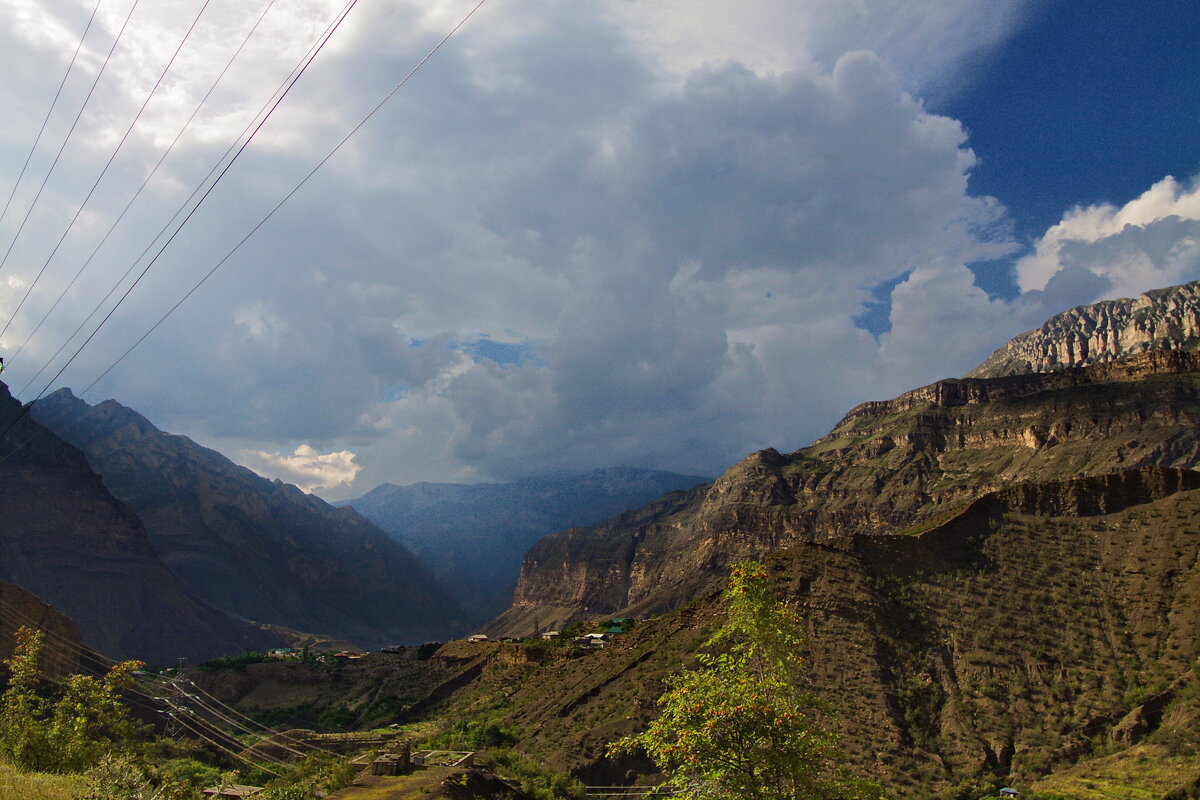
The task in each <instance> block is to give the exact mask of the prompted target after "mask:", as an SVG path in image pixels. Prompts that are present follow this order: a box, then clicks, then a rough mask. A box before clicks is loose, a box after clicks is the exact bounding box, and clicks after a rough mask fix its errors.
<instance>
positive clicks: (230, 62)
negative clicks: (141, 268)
mask: <svg viewBox="0 0 1200 800" xmlns="http://www.w3.org/2000/svg"><path fill="white" fill-rule="evenodd" d="M275 2H276V0H269V1H268V3H267V5H266V7H265V8H264V9H263V12H262V14H260V15H259V17H258V19H257V20H256V21H255V22H254V25H253V26H251V28H250V30H249V31H248V32H247V33H246V36H245V37H244V38H243V39H242V42H241V44H239V45H238V47H237V49H236V50H235V51H234V53H233V55H232V56H230V57H229V60H228V61H226V62H225V67H224V69H222V70H221V72H220V74H219V75H217V77H216V79H215V80H214V81H213V82H212V85H211V86H209V87H208V91H207V92H205V93H204V97H202V98H201V99H200V102H199V103H197V104H196V107H195V108H194V109H193V110H192V113H191V116H189V117H188V118H187V121H186V122H184V123H183V127H181V128H180V129H179V132H178V133H177V134H175V138H174V139H173V140H172V141H171V144H170V145H168V146H167V149H166V150H164V151H163V154H162V155H161V156H159V159H158V162H157V163H156V164H155V165H154V167H153V168H151V170H150V172H149V173H148V174H147V175H146V178H145V180H143V181H142V185H141V186H139V187H138V189H137V191H136V192H134V193H133V196H132V197H130V198H129V202H127V203H126V204H125V208H123V209H122V210H121V213H120V214H119V215H118V216H117V218H116V219H115V220H114V221H113V223H112V225H110V226H109V228H108V231H107V232H105V234H104V237H103V238H102V239H101V240H100V242H99V244H97V245H96V247H95V248H94V249H93V250H92V252H91V254H90V255H89V256H88V257H87V259H86V260H85V261H84V262H83V265H82V266H80V268H79V270H78V271H77V272H76V273H75V277H73V278H71V281H70V283H68V284H67V286H66V288H64V289H63V290H62V292H60V293H59V295H58V297H57V298H56V299H55V301H54V303H53V305H51V306H50V309H49V310H48V311H47V312H46V313H45V314H43V315H42V318H41V319H40V320H39V321H38V324H37V325H36V326H34V328H33V330H32V331H31V332H30V333H29V335H28V336H26V337H25V341H23V342H22V343H21V345H20V347H18V348H17V349H16V350H15V351H14V352H13V354H12V355H11V356H9V357H8V360H9V363H10V364H11V363H12V362H13V361H14V360H16V358H17V356H19V355H20V354H21V351H23V350H24V349H25V346H26V345H28V344H29V342H30V340H31V339H33V337H34V336H36V335H37V333H38V331H40V330H41V329H42V325H43V324H44V323H45V322H46V320H47V319H48V318H49V317H50V315H51V314H53V313H54V311H55V309H57V308H58V305H59V303H61V302H62V301H63V298H65V297H66V296H67V294H69V293H70V291H71V289H72V288H74V286H75V283H76V281H78V280H79V277H80V276H81V275H83V272H84V270H86V269H87V268H88V266H89V265H91V263H92V260H93V259H95V257H96V254H97V253H99V252H100V250H101V249H102V248H103V247H104V245H105V243H107V242H108V239H109V237H110V236H112V234H113V231H115V230H116V229H117V226H118V225H120V224H121V220H123V219H124V218H125V215H126V214H127V213H129V209H130V208H132V207H133V204H134V203H135V202H136V201H137V199H138V198H139V197H141V195H142V192H143V191H145V189H146V186H147V184H149V183H150V181H151V180H152V179H153V178H154V176H155V175H156V174H157V173H158V169H159V167H161V166H162V165H163V162H164V161H166V159H167V157H168V156H169V155H170V154H171V152H172V151H173V150H174V149H175V145H177V144H179V140H180V139H181V138H182V137H183V134H184V133H185V132H186V131H187V129H188V128H189V127H190V126H191V124H192V122H193V121H194V120H195V119H196V116H197V115H198V114H199V113H200V110H201V109H202V108H204V106H205V105H206V104H207V103H208V100H209V98H210V97H211V96H212V93H213V92H214V91H215V90H216V88H217V86H218V85H219V84H220V83H221V80H222V79H223V78H224V77H225V73H227V72H229V69H230V67H232V66H233V63H234V62H235V61H236V60H237V59H238V57H239V56H240V55H241V54H242V51H243V50H244V49H245V47H246V45H247V43H249V41H250V39H251V38H252V37H253V36H254V33H255V31H257V30H258V28H259V26H260V25H261V24H262V21H263V20H264V19H265V18H266V16H267V14H268V13H269V12H270V11H271V9H272V8H273V7H274V6H275ZM272 96H274V95H272ZM263 108H266V104H264V105H263ZM260 113H261V111H260ZM255 119H257V115H255ZM248 128H249V126H247V129H248ZM243 133H245V131H243ZM238 138H239V139H240V138H241V137H240V136H239V137H238ZM231 149H232V148H231ZM228 152H229V151H226V153H228ZM218 163H219V162H218ZM215 169H216V168H215V167H214V168H213V171H215ZM211 174H212V171H210V172H209V175H211ZM207 179H208V177H207V176H206V177H205V181H207ZM194 195H195V192H193V196H194ZM188 199H189V200H190V199H191V197H189V198H188ZM185 204H186V201H185ZM178 213H179V212H176V216H178ZM174 219H175V217H172V219H171V221H174ZM167 224H168V225H169V224H170V222H168V223H167ZM155 238H156V239H157V237H155ZM147 250H149V247H148V248H147ZM142 255H145V253H144V252H143V254H142ZM140 259H141V256H139V257H138V259H137V260H140ZM136 263H137V261H136V260H135V262H134V264H135V265H136ZM130 271H132V267H130ZM128 274H129V273H128V272H126V273H125V276H122V278H121V280H120V281H118V282H117V285H120V283H121V282H122V281H124V279H125V277H127V276H128ZM111 294H112V293H111V291H110V292H109V294H108V295H106V296H105V297H104V300H102V301H101V305H103V303H104V302H105V301H107V300H108V297H110V296H111ZM92 313H93V314H94V313H95V312H92ZM88 319H91V315H89V316H88ZM83 324H84V325H86V324H87V320H84V323H83ZM76 333H78V329H77V330H76ZM74 335H75V334H72V335H71V336H70V337H68V338H67V341H70V339H71V338H73V337H74ZM61 352H62V349H61V348H60V349H59V351H58V352H56V353H55V354H54V356H53V357H51V361H53V359H54V358H56V357H57V356H58V353H61ZM38 374H39V375H40V374H41V373H40V372H39V373H38ZM34 377H35V379H36V376H34Z"/></svg>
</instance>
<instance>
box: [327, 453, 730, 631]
mask: <svg viewBox="0 0 1200 800" xmlns="http://www.w3.org/2000/svg"><path fill="white" fill-rule="evenodd" d="M708 480H709V479H707V478H704V477H700V476H695V475H678V474H675V473H672V472H663V471H657V470H647V469H635V468H631V467H612V468H607V469H597V470H593V471H591V472H588V473H586V474H583V475H560V476H545V477H537V478H526V479H524V480H520V481H515V482H512V483H492V484H486V483H485V484H455V483H416V484H412V485H409V486H396V485H394V484H390V483H385V484H382V485H380V486H378V487H376V488H375V489H373V490H371V491H370V492H368V493H366V494H365V495H363V496H362V497H360V498H358V499H356V500H346V501H343V502H341V503H338V504H337V505H349V506H352V507H353V508H355V509H357V510H358V511H359V512H360V513H362V514H363V516H365V517H367V518H368V519H370V520H371V521H372V522H374V523H375V524H376V525H378V526H379V527H381V528H383V530H385V531H387V532H388V533H390V534H391V535H393V536H395V537H396V538H398V539H399V540H400V541H401V542H403V543H404V544H405V545H406V546H408V547H409V548H411V549H412V550H413V551H414V552H415V553H417V554H418V555H419V556H420V557H421V558H422V559H423V560H424V561H425V562H426V563H427V564H429V565H430V566H431V568H432V569H433V570H434V572H435V574H437V576H438V577H439V578H440V579H441V580H442V581H443V582H444V583H445V584H446V585H449V586H455V587H456V588H457V590H458V591H459V592H460V596H461V598H462V603H463V605H464V606H465V607H466V608H467V610H468V611H469V612H472V613H473V615H474V617H475V618H477V619H478V620H479V621H483V620H486V619H490V618H491V617H493V616H495V615H496V614H498V613H500V612H501V611H503V610H504V608H505V607H507V605H508V603H509V601H510V599H511V596H512V590H513V587H514V586H515V584H516V580H517V573H518V572H519V570H520V565H521V558H522V556H523V555H524V554H525V551H526V550H527V549H528V548H529V547H530V545H532V544H533V543H534V542H535V541H537V540H538V539H539V538H541V537H542V536H544V535H546V534H548V533H553V532H554V531H558V530H561V529H563V528H567V527H571V526H576V525H589V524H592V523H596V522H600V521H601V520H604V519H608V518H609V517H612V516H615V515H617V514H620V513H622V512H625V511H628V510H630V509H633V508H638V507H639V506H642V505H645V504H646V503H649V502H651V501H652V500H654V499H655V498H657V497H660V496H661V495H663V494H665V493H667V492H671V491H676V490H679V489H686V488H690V487H692V486H695V485H696V484H699V483H706V482H707V481H708Z"/></svg>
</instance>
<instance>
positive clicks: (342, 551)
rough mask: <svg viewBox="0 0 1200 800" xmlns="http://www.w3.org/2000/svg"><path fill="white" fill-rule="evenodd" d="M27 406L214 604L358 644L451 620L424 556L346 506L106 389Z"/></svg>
mask: <svg viewBox="0 0 1200 800" xmlns="http://www.w3.org/2000/svg"><path fill="white" fill-rule="evenodd" d="M34 414H35V415H36V416H37V418H38V420H39V421H41V422H42V424H44V425H46V426H47V427H49V428H51V429H53V430H54V431H55V432H56V433H58V434H59V435H60V436H62V437H63V438H64V439H66V440H68V441H70V442H71V443H72V444H74V445H75V446H77V447H79V448H80V449H81V450H83V451H84V452H85V453H86V454H87V458H88V460H89V461H90V462H91V463H92V465H93V466H94V467H95V469H96V471H97V472H99V473H100V476H101V477H102V478H103V481H104V484H105V486H107V487H108V489H109V490H110V491H112V493H113V494H114V495H116V496H117V497H118V498H120V499H121V500H122V501H123V502H125V503H127V504H128V505H129V506H130V507H131V508H132V509H133V510H134V511H135V512H136V513H137V515H138V516H139V517H140V518H141V519H142V521H143V522H144V523H145V525H146V530H147V532H148V533H149V538H150V542H151V543H152V544H153V546H154V549H155V550H156V551H157V552H158V554H159V556H160V557H161V558H162V560H163V562H164V563H165V564H166V565H167V566H168V567H169V568H170V569H171V571H172V572H173V573H174V574H175V575H177V576H178V577H179V579H180V580H181V581H182V582H183V584H184V585H185V586H186V587H188V589H189V590H190V591H191V592H193V593H194V594H195V595H196V596H198V597H200V598H202V599H203V600H205V601H206V602H208V603H211V604H212V605H213V606H215V607H217V608H219V609H221V610H223V611H227V612H229V613H231V614H236V615H238V616H240V617H244V618H246V619H253V620H255V621H257V622H264V623H271V624H274V625H279V626H283V627H286V628H291V629H294V630H298V631H304V632H309V633H318V634H324V635H328V636H333V637H335V638H339V639H347V640H350V641H352V642H355V643H356V644H358V645H359V646H362V647H379V646H383V645H386V644H393V643H398V642H421V641H424V640H426V639H429V638H437V637H440V636H446V635H447V634H452V633H453V632H454V631H455V630H457V629H458V628H460V627H461V626H462V622H461V612H460V611H459V610H458V606H457V604H456V603H455V602H454V600H452V599H451V598H450V597H449V596H448V595H447V593H446V592H445V590H443V589H442V587H441V586H440V585H439V584H438V583H437V581H436V580H435V579H434V578H433V576H432V575H431V574H430V573H429V571H428V570H427V569H426V568H425V566H424V565H423V564H421V563H420V562H419V561H418V560H417V559H416V558H415V557H414V556H413V555H412V554H411V553H410V552H408V551H407V550H406V549H405V548H404V547H403V546H402V545H401V544H400V543H398V542H396V541H395V540H394V539H392V538H391V537H389V536H388V535H387V534H385V533H383V531H381V530H379V529H378V528H377V527H375V526H374V525H373V524H371V523H370V522H368V521H367V520H366V519H364V518H363V517H362V516H361V515H359V514H358V513H357V512H356V511H354V510H353V509H350V508H340V509H339V508H334V507H332V506H330V505H329V504H328V503H325V502H324V501H323V500H321V499H320V498H317V497H314V496H312V495H308V494H305V493H304V492H302V491H300V490H299V489H297V488H296V487H295V486H291V485H289V484H284V483H281V482H279V481H269V480H267V479H265V478H262V477H260V476H258V475H256V474H254V473H253V472H251V471H250V470H248V469H246V468H244V467H240V466H238V465H236V464H234V463H233V462H232V461H230V460H229V459H227V458H225V457H224V456H222V455H221V454H220V453H217V452H216V451H213V450H209V449H207V448H204V447H201V446H199V445H197V444H196V443H195V442H193V441H191V440H190V439H188V438H187V437H184V436H173V435H170V434H166V433H163V432H162V431H160V430H159V429H158V428H156V427H154V425H152V424H151V423H150V422H149V421H148V420H147V419H146V418H145V417H142V416H141V415H139V414H137V413H136V412H134V411H132V410H130V409H128V408H126V407H124V406H122V405H121V404H119V403H117V402H116V401H113V400H108V401H105V402H103V403H100V404H98V405H96V406H89V405H88V404H87V403H85V402H83V401H82V400H79V399H77V398H76V397H74V395H72V394H71V393H70V392H69V391H68V390H66V389H62V390H59V391H58V392H55V393H54V394H52V395H50V396H48V397H46V398H44V399H43V400H42V401H41V402H39V403H38V404H37V405H36V406H35V407H34Z"/></svg>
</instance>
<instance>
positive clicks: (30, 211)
mask: <svg viewBox="0 0 1200 800" xmlns="http://www.w3.org/2000/svg"><path fill="white" fill-rule="evenodd" d="M139 2H140V0H133V5H132V6H130V7H129V13H128V14H127V15H126V16H125V22H124V23H122V24H121V30H119V31H118V32H117V37H116V38H115V39H113V43H112V47H110V48H109V50H108V55H106V56H105V57H104V63H103V64H102V65H101V66H100V70H99V72H97V73H96V79H95V80H93V81H92V88H90V89H88V93H87V97H85V98H84V99H83V105H81V106H80V107H79V113H78V114H76V115H75V120H74V121H73V122H72V123H71V129H70V130H68V131H67V135H66V136H65V137H64V138H63V142H62V145H61V146H59V148H58V153H57V154H56V155H55V156H54V161H53V162H51V164H50V169H49V170H47V171H46V177H45V178H43V179H42V185H41V186H39V187H38V190H37V194H35V195H34V196H33V201H32V202H30V204H29V208H28V209H26V211H25V217H24V218H23V219H22V220H21V224H20V226H18V228H17V232H16V233H15V234H13V239H12V241H11V242H9V244H8V249H7V250H5V251H4V258H2V259H0V270H3V269H4V265H5V264H7V263H8V257H9V256H10V255H11V254H12V250H13V247H14V246H15V245H16V243H17V240H18V239H20V238H21V232H22V231H24V230H25V223H27V222H29V217H30V215H31V214H33V209H34V208H36V207H37V202H38V199H39V198H41V196H42V191H43V190H44V189H45V188H46V184H47V183H49V182H50V176H51V175H53V174H54V168H55V167H57V166H58V160H59V159H60V158H62V154H63V151H64V150H66V149H67V143H68V142H70V141H71V136H72V135H74V133H75V128H76V126H78V125H79V119H80V118H81V117H82V116H83V112H84V110H85V109H86V108H87V107H88V103H89V102H91V99H92V94H93V93H94V92H95V91H96V85H97V84H99V83H100V78H101V77H103V75H104V72H105V70H107V69H108V62H109V61H110V60H112V54H113V53H114V52H115V51H116V49H117V44H119V43H120V41H121V37H122V36H124V35H125V28H126V27H128V25H129V20H130V19H131V18H132V17H133V12H134V11H135V10H136V9H137V6H138V3H139Z"/></svg>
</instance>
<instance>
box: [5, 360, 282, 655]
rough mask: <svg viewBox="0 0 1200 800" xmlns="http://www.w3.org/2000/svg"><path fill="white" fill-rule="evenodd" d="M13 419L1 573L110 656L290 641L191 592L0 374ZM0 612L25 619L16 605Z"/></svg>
mask: <svg viewBox="0 0 1200 800" xmlns="http://www.w3.org/2000/svg"><path fill="white" fill-rule="evenodd" d="M10 423H12V427H11V429H9V430H8V431H7V433H6V434H5V435H4V436H3V437H0V579H2V580H5V581H9V582H11V583H13V584H16V585H17V586H19V587H21V588H22V589H24V590H25V591H26V592H29V593H32V594H34V595H36V596H37V598H39V599H40V600H41V601H43V602H45V603H48V604H50V605H52V606H53V607H54V608H55V609H57V611H58V612H61V613H62V614H66V615H67V616H68V617H70V619H71V620H73V621H74V623H75V625H77V626H78V628H79V630H80V631H81V632H82V635H83V638H84V640H85V641H86V642H87V644H88V645H90V646H91V647H94V648H96V649H97V650H99V651H100V652H101V653H103V654H104V655H106V656H108V657H110V658H140V659H143V660H146V661H150V662H152V663H158V664H173V663H175V659H176V658H178V657H180V656H186V657H188V658H192V659H201V660H203V659H207V658H213V657H215V656H220V655H224V654H226V653H231V652H241V651H244V650H252V649H262V648H266V647H274V646H278V645H281V644H284V640H283V638H282V637H281V636H279V635H278V634H275V633H272V632H269V631H265V630H262V629H260V628H258V627H256V626H254V625H251V624H249V623H246V622H244V621H242V620H236V619H233V618H231V617H229V616H228V615H226V614H224V613H221V612H220V611H217V610H216V609H215V608H212V607H211V606H209V605H208V604H206V603H203V602H201V601H199V600H197V599H196V598H195V597H193V596H192V595H190V594H189V593H188V592H186V591H185V589H184V587H183V586H182V585H181V584H180V582H179V580H178V579H177V578H176V577H175V576H174V575H173V574H172V573H171V572H170V571H169V570H168V569H167V567H166V566H165V565H164V564H163V562H162V561H161V560H160V559H159V557H158V554H157V553H155V551H154V548H153V547H152V546H151V544H150V540H149V537H148V536H147V534H146V529H145V527H144V526H143V525H142V522H141V520H139V519H138V518H137V516H136V515H135V514H134V513H133V511H132V510H130V508H129V507H128V506H127V505H125V504H124V503H122V502H120V501H119V500H118V499H116V498H115V497H113V495H112V493H111V492H109V490H108V489H107V488H106V487H105V485H104V483H103V482H102V481H101V479H100V476H99V475H97V474H96V473H95V472H93V471H92V469H91V468H90V466H89V465H88V461H87V458H86V457H85V456H84V454H83V453H82V452H80V451H79V450H78V449H77V448H75V447H73V446H71V445H70V444H68V443H66V442H64V441H63V440H62V439H60V438H59V437H58V436H56V435H55V434H54V433H53V432H51V431H49V430H47V429H45V428H43V427H42V426H41V425H39V424H38V423H37V422H35V421H34V420H33V419H31V418H30V417H29V415H24V416H22V415H21V405H20V403H18V402H17V401H16V400H15V399H13V397H12V396H11V395H10V394H9V391H8V387H7V386H5V385H4V384H3V383H0V429H4V428H7V427H8V426H9V424H10ZM30 608H36V606H32V605H31V606H30ZM25 616H26V617H27V616H29V614H28V613H25ZM0 619H2V620H3V622H4V624H5V625H6V626H8V627H10V628H15V627H16V626H17V625H18V624H25V623H23V622H22V621H21V620H22V616H21V613H19V609H18V608H16V607H13V608H6V609H5V613H4V614H2V615H0ZM63 627H64V626H63V625H62V624H58V623H56V624H55V626H52V628H53V629H55V630H59V629H61V628H63Z"/></svg>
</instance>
